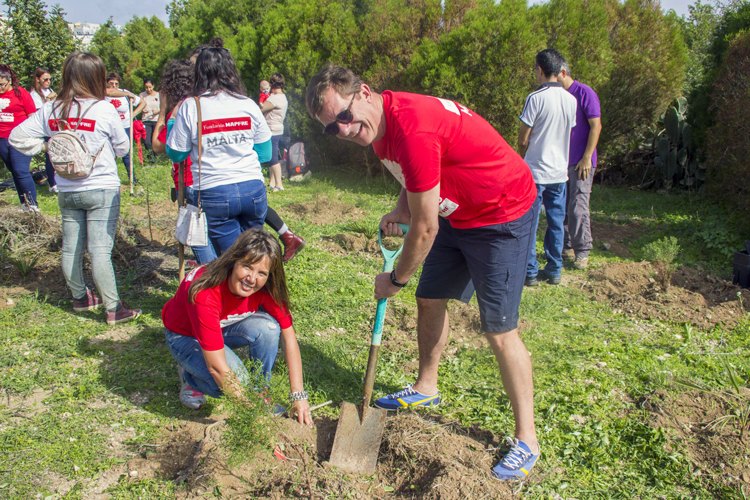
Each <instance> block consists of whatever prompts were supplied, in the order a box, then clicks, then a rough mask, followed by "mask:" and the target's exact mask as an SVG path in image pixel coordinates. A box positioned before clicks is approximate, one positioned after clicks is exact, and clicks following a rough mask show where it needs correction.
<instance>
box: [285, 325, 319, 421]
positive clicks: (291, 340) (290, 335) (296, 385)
mask: <svg viewBox="0 0 750 500" xmlns="http://www.w3.org/2000/svg"><path fill="white" fill-rule="evenodd" d="M281 339H282V341H283V342H284V360H285V361H286V366H287V367H288V369H289V388H290V390H291V391H292V392H300V391H303V390H304V389H305V387H304V383H303V380H302V378H303V377H302V356H301V355H300V352H299V344H298V343H297V335H296V334H295V332H294V327H291V326H290V327H289V328H284V329H283V330H281ZM289 414H290V415H291V417H292V418H295V419H296V420H297V422H299V423H300V424H304V425H313V419H312V415H311V414H310V405H309V403H308V401H307V400H306V399H301V400H298V401H294V402H293V403H292V410H291V411H290V412H289Z"/></svg>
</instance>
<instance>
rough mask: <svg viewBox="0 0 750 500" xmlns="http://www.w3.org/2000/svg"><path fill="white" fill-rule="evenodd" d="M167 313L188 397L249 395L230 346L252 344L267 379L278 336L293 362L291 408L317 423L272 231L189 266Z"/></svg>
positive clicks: (248, 234)
mask: <svg viewBox="0 0 750 500" xmlns="http://www.w3.org/2000/svg"><path fill="white" fill-rule="evenodd" d="M162 321H163V322H164V327H165V330H166V331H165V336H166V341H167V346H168V347H169V350H170V352H171V353H172V356H173V357H174V359H175V360H176V361H177V364H178V372H179V376H180V401H181V402H182V404H183V405H185V406H187V407H188V408H193V409H198V408H200V407H201V406H202V405H203V404H204V403H205V394H208V395H209V396H213V397H219V396H221V395H222V394H223V393H228V394H231V395H233V396H235V397H237V398H240V399H244V398H245V395H244V391H245V390H246V386H247V385H248V383H249V382H250V375H249V374H248V372H247V369H246V368H245V366H244V365H243V364H242V361H241V360H240V359H239V358H238V357H237V354H235V352H234V351H233V349H235V350H236V349H240V348H243V347H247V348H248V351H249V355H250V358H251V359H252V360H254V361H257V362H258V363H259V364H260V369H261V370H262V375H263V376H264V377H265V378H266V380H267V381H270V378H271V370H272V369H273V365H274V362H275V361H276V354H277V352H278V349H279V337H281V340H282V341H283V342H284V349H283V351H284V357H285V359H286V364H287V366H288V368H289V385H290V387H291V393H290V397H291V399H292V408H291V410H290V414H291V415H293V416H294V417H295V418H296V419H297V420H298V421H299V422H300V423H301V424H307V425H312V423H313V421H312V417H311V415H310V408H309V405H308V402H307V393H306V392H305V390H304V387H303V384H302V358H301V357H300V351H299V345H298V343H297V337H296V335H295V332H294V327H293V326H292V316H291V314H290V313H289V295H288V291H287V285H286V277H285V275H284V267H283V265H282V262H281V248H280V246H279V243H278V241H276V239H275V238H274V237H272V236H271V235H270V234H268V233H266V232H265V231H263V230H262V229H259V228H257V229H250V230H247V231H245V232H244V233H242V234H241V235H240V237H239V238H238V239H237V241H235V243H234V244H233V245H232V246H231V247H230V248H229V249H228V250H227V251H226V252H225V253H223V254H222V255H221V256H220V257H219V258H218V259H217V260H214V261H212V262H211V263H210V264H208V265H207V266H203V267H199V268H197V269H195V270H193V271H192V272H191V273H190V274H188V275H187V276H186V277H185V279H184V280H183V281H182V283H181V284H180V286H179V288H178V289H177V293H176V294H175V296H174V297H173V298H171V299H170V300H169V301H168V302H167V303H166V304H165V305H164V308H163V309H162Z"/></svg>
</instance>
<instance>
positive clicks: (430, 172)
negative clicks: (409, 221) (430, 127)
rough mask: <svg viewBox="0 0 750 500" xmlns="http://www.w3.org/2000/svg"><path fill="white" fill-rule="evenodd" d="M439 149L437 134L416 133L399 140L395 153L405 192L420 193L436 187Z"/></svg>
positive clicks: (438, 170)
mask: <svg viewBox="0 0 750 500" xmlns="http://www.w3.org/2000/svg"><path fill="white" fill-rule="evenodd" d="M441 149H442V148H441V147H440V138H439V137H438V136H437V134H433V133H417V134H409V135H408V136H405V137H402V138H401V140H400V141H399V142H398V143H397V145H396V147H395V151H398V153H397V155H398V159H397V161H398V163H399V165H401V168H402V171H403V174H404V181H405V182H406V190H407V191H409V192H410V193H422V192H424V191H429V190H430V189H432V188H434V187H435V186H437V185H438V183H439V182H440V155H441Z"/></svg>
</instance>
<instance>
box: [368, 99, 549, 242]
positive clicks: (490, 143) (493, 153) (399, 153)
mask: <svg viewBox="0 0 750 500" xmlns="http://www.w3.org/2000/svg"><path fill="white" fill-rule="evenodd" d="M382 95H383V110H384V112H385V123H386V128H385V136H383V137H382V138H381V139H380V140H379V141H377V142H374V143H373V145H372V146H373V149H374V150H375V154H377V155H378V157H379V158H380V159H381V160H382V161H383V164H384V165H385V166H386V168H388V170H390V172H391V173H392V174H393V176H394V177H396V179H397V180H398V181H399V182H400V183H401V185H402V186H404V187H405V188H406V190H407V191H409V192H411V193H420V192H424V191H428V190H430V189H432V188H434V187H435V186H436V185H437V184H438V183H440V215H441V216H442V217H445V218H447V219H448V221H449V222H450V224H451V226H453V227H455V228H458V229H472V228H476V227H483V226H489V225H492V224H503V223H506V222H510V221H513V220H516V219H518V218H519V217H521V216H522V215H523V214H525V213H526V212H527V211H528V209H529V208H530V207H531V205H532V204H533V203H534V200H535V199H536V186H535V185H534V179H533V177H532V176H531V170H530V169H529V166H528V165H527V164H526V162H524V161H523V158H521V157H520V156H519V155H518V154H517V153H516V152H515V151H514V150H513V148H511V147H510V146H509V145H508V143H507V142H505V139H503V138H502V136H501V135H500V134H499V133H498V132H497V131H496V130H495V129H494V128H493V127H492V125H490V124H489V123H487V121H486V120H485V119H484V118H482V117H481V116H479V115H478V114H477V113H475V112H474V111H472V110H470V109H468V108H466V107H465V106H462V105H461V104H459V103H457V102H454V101H449V100H447V99H439V98H437V97H431V96H425V95H418V94H410V93H406V92H391V91H385V92H383V94H382Z"/></svg>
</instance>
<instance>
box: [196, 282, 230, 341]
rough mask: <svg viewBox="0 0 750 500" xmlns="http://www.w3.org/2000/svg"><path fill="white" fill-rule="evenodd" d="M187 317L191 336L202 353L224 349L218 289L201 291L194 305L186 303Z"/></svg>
mask: <svg viewBox="0 0 750 500" xmlns="http://www.w3.org/2000/svg"><path fill="white" fill-rule="evenodd" d="M187 309H188V316H189V318H190V324H191V326H192V331H193V335H194V336H195V339H196V340H197V341H198V343H199V344H200V346H201V348H202V349H203V350H204V351H218V350H219V349H223V348H224V336H223V335H222V333H221V322H220V320H221V310H222V304H221V293H220V292H219V289H218V287H214V288H209V289H207V290H202V291H201V292H199V293H198V295H197V296H196V297H195V304H190V303H188V308H187Z"/></svg>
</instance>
